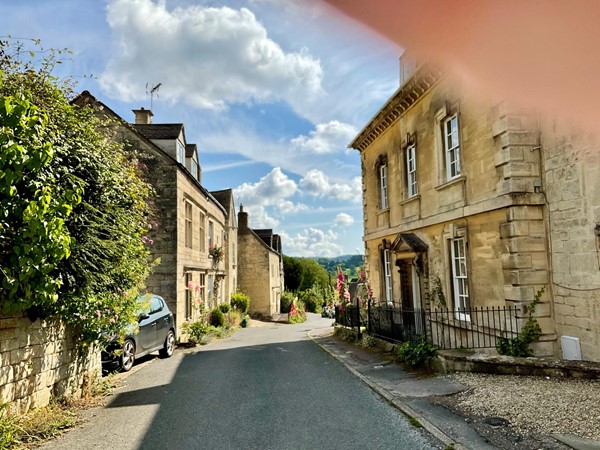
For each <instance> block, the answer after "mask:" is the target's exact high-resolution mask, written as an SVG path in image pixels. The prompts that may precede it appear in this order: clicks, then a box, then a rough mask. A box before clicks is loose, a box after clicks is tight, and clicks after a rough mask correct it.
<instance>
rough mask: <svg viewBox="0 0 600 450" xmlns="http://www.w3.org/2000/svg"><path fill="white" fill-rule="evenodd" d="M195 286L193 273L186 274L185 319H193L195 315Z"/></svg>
mask: <svg viewBox="0 0 600 450" xmlns="http://www.w3.org/2000/svg"><path fill="white" fill-rule="evenodd" d="M193 290H194V286H193V284H192V273H191V272H186V273H185V318H186V320H187V319H191V318H192V315H193V309H192V295H193Z"/></svg>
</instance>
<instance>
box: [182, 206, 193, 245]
mask: <svg viewBox="0 0 600 450" xmlns="http://www.w3.org/2000/svg"><path fill="white" fill-rule="evenodd" d="M184 233H185V246H186V247H188V248H192V204H191V203H190V202H185V229H184Z"/></svg>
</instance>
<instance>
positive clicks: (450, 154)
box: [442, 114, 461, 181]
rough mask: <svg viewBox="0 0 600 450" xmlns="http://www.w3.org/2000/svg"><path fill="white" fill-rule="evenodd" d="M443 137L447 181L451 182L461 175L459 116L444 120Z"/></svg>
mask: <svg viewBox="0 0 600 450" xmlns="http://www.w3.org/2000/svg"><path fill="white" fill-rule="evenodd" d="M442 137H443V141H444V154H445V158H446V180H448V181H449V180H452V179H454V178H458V177H460V175H461V167H460V134H459V127H458V114H453V115H451V116H449V117H447V118H446V119H444V121H443V129H442Z"/></svg>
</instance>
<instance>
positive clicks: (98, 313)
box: [96, 309, 100, 317]
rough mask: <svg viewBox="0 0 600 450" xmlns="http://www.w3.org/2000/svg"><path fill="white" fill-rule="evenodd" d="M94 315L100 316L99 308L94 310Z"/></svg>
mask: <svg viewBox="0 0 600 450" xmlns="http://www.w3.org/2000/svg"><path fill="white" fill-rule="evenodd" d="M96 317H100V310H99V309H97V310H96Z"/></svg>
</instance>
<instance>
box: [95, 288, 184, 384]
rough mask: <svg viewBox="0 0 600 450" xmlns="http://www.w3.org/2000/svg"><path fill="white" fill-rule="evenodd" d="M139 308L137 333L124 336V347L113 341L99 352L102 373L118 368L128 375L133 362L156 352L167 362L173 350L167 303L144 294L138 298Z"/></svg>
mask: <svg viewBox="0 0 600 450" xmlns="http://www.w3.org/2000/svg"><path fill="white" fill-rule="evenodd" d="M138 302H139V304H140V315H139V331H138V332H137V333H133V332H131V333H129V334H127V335H126V336H125V340H124V341H123V344H120V343H119V342H118V339H117V338H116V337H113V338H112V339H110V338H109V339H108V340H109V343H108V345H107V346H106V349H105V350H104V351H103V352H102V367H103V368H104V369H105V370H114V369H117V368H120V369H121V370H122V371H123V372H127V371H128V370H130V369H131V368H132V367H133V363H134V362H135V359H136V358H139V357H141V356H144V355H147V354H149V353H152V352H155V351H157V350H158V351H159V353H160V356H161V357H163V358H168V357H170V356H171V355H172V354H173V351H174V350H175V321H174V320H173V314H172V313H171V311H170V310H169V307H168V306H167V303H166V302H165V300H164V299H163V298H162V297H161V296H160V295H154V294H147V295H142V296H140V297H139V298H138Z"/></svg>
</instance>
